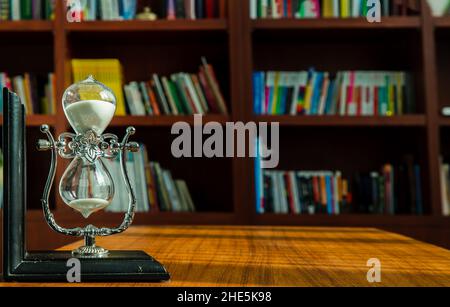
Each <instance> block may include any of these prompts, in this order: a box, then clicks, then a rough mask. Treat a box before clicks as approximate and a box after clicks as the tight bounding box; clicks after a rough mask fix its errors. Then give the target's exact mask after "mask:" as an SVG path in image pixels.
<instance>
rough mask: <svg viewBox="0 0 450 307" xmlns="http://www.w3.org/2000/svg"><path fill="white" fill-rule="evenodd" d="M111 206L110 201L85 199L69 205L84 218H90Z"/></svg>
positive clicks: (73, 201)
mask: <svg viewBox="0 0 450 307" xmlns="http://www.w3.org/2000/svg"><path fill="white" fill-rule="evenodd" d="M109 204H110V202H109V201H106V200H104V199H100V198H85V199H76V200H72V201H71V202H70V203H69V207H71V208H73V209H75V210H77V211H78V212H80V213H81V215H83V216H84V218H86V219H87V218H88V217H89V216H90V215H91V214H92V213H94V212H97V211H99V210H102V209H103V208H106V207H107V206H108V205H109Z"/></svg>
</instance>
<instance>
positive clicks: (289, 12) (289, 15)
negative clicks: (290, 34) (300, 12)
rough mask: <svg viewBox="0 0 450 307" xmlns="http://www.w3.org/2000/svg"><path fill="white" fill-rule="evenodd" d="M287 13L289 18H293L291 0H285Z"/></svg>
mask: <svg viewBox="0 0 450 307" xmlns="http://www.w3.org/2000/svg"><path fill="white" fill-rule="evenodd" d="M287 13H288V16H287V17H289V18H293V17H294V15H293V13H292V0H287Z"/></svg>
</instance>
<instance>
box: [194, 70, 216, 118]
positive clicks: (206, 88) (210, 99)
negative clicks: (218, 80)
mask: <svg viewBox="0 0 450 307" xmlns="http://www.w3.org/2000/svg"><path fill="white" fill-rule="evenodd" d="M198 78H199V80H200V83H201V85H202V88H203V92H204V93H205V96H206V100H207V102H208V105H209V107H210V108H211V110H212V111H213V113H216V114H217V113H220V109H219V107H218V106H217V101H216V98H215V97H214V93H213V91H212V89H211V88H210V87H209V85H208V81H207V80H206V76H205V71H204V69H203V67H201V68H200V71H199V73H198Z"/></svg>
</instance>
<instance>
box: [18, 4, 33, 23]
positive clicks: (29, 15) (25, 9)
mask: <svg viewBox="0 0 450 307" xmlns="http://www.w3.org/2000/svg"><path fill="white" fill-rule="evenodd" d="M31 2H32V0H20V19H22V20H31V19H33V10H32V5H31Z"/></svg>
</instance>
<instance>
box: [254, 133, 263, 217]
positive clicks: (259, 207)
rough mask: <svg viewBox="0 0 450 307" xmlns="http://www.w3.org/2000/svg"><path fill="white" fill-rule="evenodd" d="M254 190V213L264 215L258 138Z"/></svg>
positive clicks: (256, 140)
mask: <svg viewBox="0 0 450 307" xmlns="http://www.w3.org/2000/svg"><path fill="white" fill-rule="evenodd" d="M254 142H255V153H256V157H255V189H256V191H255V192H256V203H255V206H256V213H259V214H262V213H264V207H263V206H262V197H263V193H262V190H263V178H262V169H261V156H260V154H259V145H260V144H259V142H260V140H259V138H255V140H254Z"/></svg>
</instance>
